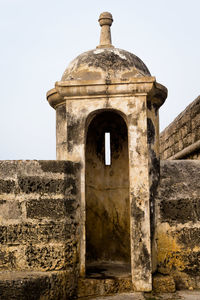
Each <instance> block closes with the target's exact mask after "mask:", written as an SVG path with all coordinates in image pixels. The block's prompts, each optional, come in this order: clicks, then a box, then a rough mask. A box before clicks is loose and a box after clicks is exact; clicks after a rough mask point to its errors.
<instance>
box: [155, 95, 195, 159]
mask: <svg viewBox="0 0 200 300" xmlns="http://www.w3.org/2000/svg"><path fill="white" fill-rule="evenodd" d="M160 154H161V159H168V158H170V159H182V158H183V159H200V96H199V97H198V98H197V99H195V100H194V101H193V102H192V103H191V104H190V105H188V106H187V107H186V109H185V110H184V111H183V112H182V113H181V114H180V115H178V117H177V118H176V119H175V120H174V121H173V122H172V123H171V124H170V125H169V126H168V127H167V128H166V129H165V130H164V131H163V132H162V133H161V134H160Z"/></svg>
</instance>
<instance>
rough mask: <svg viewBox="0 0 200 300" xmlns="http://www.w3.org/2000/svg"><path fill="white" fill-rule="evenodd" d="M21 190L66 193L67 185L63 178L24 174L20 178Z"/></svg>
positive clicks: (41, 192)
mask: <svg viewBox="0 0 200 300" xmlns="http://www.w3.org/2000/svg"><path fill="white" fill-rule="evenodd" d="M18 184H19V187H20V190H21V192H23V193H26V194H30V193H38V194H44V193H64V192H65V188H66V187H67V185H66V182H65V181H64V180H62V179H52V178H43V177H39V176H24V177H19V178H18Z"/></svg>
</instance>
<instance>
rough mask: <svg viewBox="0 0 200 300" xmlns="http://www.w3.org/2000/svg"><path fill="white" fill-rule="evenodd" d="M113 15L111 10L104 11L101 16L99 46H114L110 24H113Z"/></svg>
mask: <svg viewBox="0 0 200 300" xmlns="http://www.w3.org/2000/svg"><path fill="white" fill-rule="evenodd" d="M112 22H113V17H112V15H111V14H110V13H109V12H103V13H101V14H100V16H99V24H100V26H101V36H100V44H99V46H97V48H113V45H112V42H111V32H110V26H111V25H112Z"/></svg>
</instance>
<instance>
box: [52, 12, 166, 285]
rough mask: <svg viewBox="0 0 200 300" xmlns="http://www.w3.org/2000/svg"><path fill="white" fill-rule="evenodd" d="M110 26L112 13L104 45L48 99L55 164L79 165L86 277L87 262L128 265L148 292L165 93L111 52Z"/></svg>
mask: <svg viewBox="0 0 200 300" xmlns="http://www.w3.org/2000/svg"><path fill="white" fill-rule="evenodd" d="M112 21H113V19H112V15H111V14H110V13H102V14H101V15H100V18H99V23H100V25H101V27H102V28H101V38H100V45H99V46H98V47H97V48H96V49H95V50H92V51H88V52H85V53H83V54H81V55H80V56H78V57H77V58H76V59H75V60H73V61H72V62H71V64H70V65H69V67H68V68H67V69H66V71H65V72H64V74H63V76H62V79H61V81H59V82H56V84H55V88H54V89H52V90H50V91H49V92H48V93H47V99H48V102H49V104H50V105H51V106H52V107H53V108H54V109H55V110H56V139H57V146H56V147H57V159H58V160H68V161H72V162H79V163H81V170H80V177H81V181H80V190H81V210H80V211H81V212H80V232H81V235H80V236H81V237H80V273H79V274H80V276H83V277H84V276H85V273H86V268H87V263H88V262H89V261H95V260H97V261H116V262H117V261H122V262H126V263H130V266H131V274H132V282H133V287H134V289H135V290H137V291H150V290H151V289H152V272H153V271H154V270H155V269H156V258H155V257H156V255H155V252H156V247H154V242H153V240H154V194H155V190H156V188H157V184H158V179H159V117H158V109H159V107H160V106H161V105H162V104H163V102H164V101H165V99H166V97H167V89H166V88H165V87H164V86H162V85H160V84H158V83H157V82H156V80H155V77H152V76H151V75H150V73H149V70H148V69H147V67H146V66H145V64H144V63H143V62H142V61H141V60H140V59H139V58H138V57H137V56H135V55H133V54H132V53H129V52H127V51H124V50H121V49H117V48H115V47H113V45H112V44H111V35H110V26H111V24H112ZM105 132H110V135H111V165H105V161H104V150H105V149H104V148H105V144H104V134H105Z"/></svg>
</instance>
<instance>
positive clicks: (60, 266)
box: [25, 244, 66, 271]
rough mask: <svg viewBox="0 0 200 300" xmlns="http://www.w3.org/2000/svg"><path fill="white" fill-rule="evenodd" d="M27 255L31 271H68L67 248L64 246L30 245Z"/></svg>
mask: <svg viewBox="0 0 200 300" xmlns="http://www.w3.org/2000/svg"><path fill="white" fill-rule="evenodd" d="M25 255H26V258H27V264H28V266H29V268H30V269H33V270H37V271H51V270H52V271H56V270H64V269H66V260H65V246H64V245H63V244H42V245H29V246H28V247H27V248H26V251H25Z"/></svg>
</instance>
